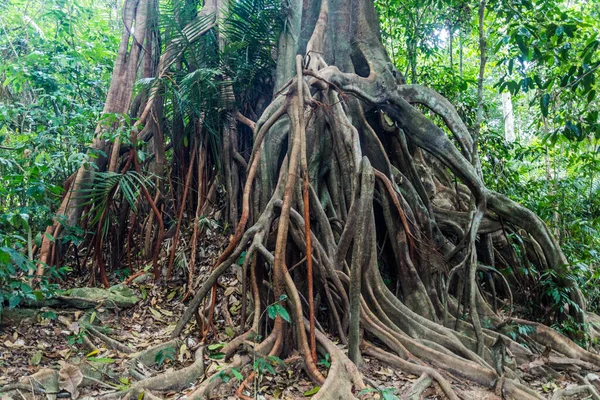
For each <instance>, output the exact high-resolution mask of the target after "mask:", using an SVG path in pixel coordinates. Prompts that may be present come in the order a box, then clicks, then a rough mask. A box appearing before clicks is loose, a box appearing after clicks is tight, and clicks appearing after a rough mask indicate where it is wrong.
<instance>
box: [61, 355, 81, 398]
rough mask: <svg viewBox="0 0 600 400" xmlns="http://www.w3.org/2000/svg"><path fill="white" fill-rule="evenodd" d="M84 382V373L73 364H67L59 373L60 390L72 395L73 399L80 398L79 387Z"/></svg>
mask: <svg viewBox="0 0 600 400" xmlns="http://www.w3.org/2000/svg"><path fill="white" fill-rule="evenodd" d="M82 381H83V373H82V372H81V370H80V369H79V368H78V367H76V366H75V365H73V364H65V365H64V366H63V367H62V368H61V369H60V371H58V388H59V389H60V390H66V391H67V392H69V393H71V396H72V398H73V399H76V398H77V397H79V390H77V387H78V386H79V385H80V384H81V382H82Z"/></svg>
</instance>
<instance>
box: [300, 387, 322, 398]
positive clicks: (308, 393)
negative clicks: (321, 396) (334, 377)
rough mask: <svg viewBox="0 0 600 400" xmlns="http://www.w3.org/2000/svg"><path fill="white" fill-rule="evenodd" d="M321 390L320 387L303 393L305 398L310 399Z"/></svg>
mask: <svg viewBox="0 0 600 400" xmlns="http://www.w3.org/2000/svg"><path fill="white" fill-rule="evenodd" d="M319 390H321V387H320V386H315V387H314V388H312V389H310V390H307V391H306V392H304V393H303V395H304V397H310V396H313V395H315V394H317V393H319Z"/></svg>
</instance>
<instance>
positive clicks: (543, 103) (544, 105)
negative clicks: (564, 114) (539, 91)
mask: <svg viewBox="0 0 600 400" xmlns="http://www.w3.org/2000/svg"><path fill="white" fill-rule="evenodd" d="M549 105H550V95H549V94H548V93H544V95H543V96H542V97H541V98H540V108H541V109H542V115H543V116H544V117H547V116H548V106H549Z"/></svg>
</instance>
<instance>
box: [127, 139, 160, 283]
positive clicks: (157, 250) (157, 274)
mask: <svg viewBox="0 0 600 400" xmlns="http://www.w3.org/2000/svg"><path fill="white" fill-rule="evenodd" d="M133 143H135V142H133ZM131 157H133V165H134V166H135V170H136V172H137V173H138V174H141V173H142V168H141V167H140V162H139V161H138V158H137V153H136V151H135V148H132V155H131ZM141 189H142V193H143V194H144V197H145V198H146V200H147V201H148V204H150V207H151V208H152V210H153V211H154V214H155V216H156V219H157V221H158V238H157V239H156V244H155V245H154V251H153V253H152V269H153V273H154V281H155V282H156V281H158V280H159V279H160V270H159V268H158V256H159V255H160V246H161V245H162V241H163V238H164V235H165V224H164V222H163V217H162V213H161V212H160V211H159V210H158V207H157V206H156V203H155V202H154V200H153V199H152V196H150V193H149V192H148V189H146V186H145V185H141Z"/></svg>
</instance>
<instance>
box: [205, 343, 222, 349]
mask: <svg viewBox="0 0 600 400" xmlns="http://www.w3.org/2000/svg"><path fill="white" fill-rule="evenodd" d="M223 347H225V343H213V344H210V345H208V350H210V351H215V350H220V349H222V348H223Z"/></svg>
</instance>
